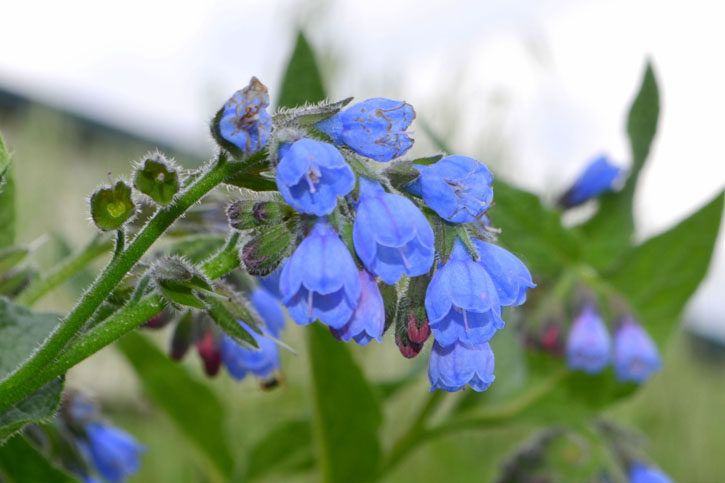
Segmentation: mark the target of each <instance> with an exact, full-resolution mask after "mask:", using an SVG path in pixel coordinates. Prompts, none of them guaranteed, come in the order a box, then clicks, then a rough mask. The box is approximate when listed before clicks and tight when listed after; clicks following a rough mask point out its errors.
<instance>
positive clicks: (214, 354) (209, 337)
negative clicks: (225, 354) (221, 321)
mask: <svg viewBox="0 0 725 483" xmlns="http://www.w3.org/2000/svg"><path fill="white" fill-rule="evenodd" d="M196 350H197V352H198V353H199V357H201V360H202V361H203V362H204V371H205V372H206V374H207V375H208V376H210V377H214V376H216V375H217V373H218V372H219V367H220V366H221V362H222V355H221V348H220V341H219V338H218V337H217V336H216V334H215V333H214V330H213V329H212V328H211V326H207V327H205V328H203V329H202V331H201V334H199V335H198V337H197V340H196Z"/></svg>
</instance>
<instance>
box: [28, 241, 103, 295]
mask: <svg viewBox="0 0 725 483" xmlns="http://www.w3.org/2000/svg"><path fill="white" fill-rule="evenodd" d="M110 249H111V240H109V239H108V237H106V236H103V235H96V236H95V237H93V239H92V240H91V241H90V243H88V245H86V246H85V247H83V249H82V250H81V251H79V252H77V253H75V254H73V255H71V256H69V257H67V258H65V259H64V260H63V261H61V262H60V264H58V265H57V266H56V267H55V268H53V269H52V270H51V271H50V272H49V273H48V274H47V275H46V276H44V277H42V278H40V279H38V280H37V281H35V282H33V283H31V284H30V285H28V286H27V287H26V288H25V290H23V291H22V292H21V293H20V295H18V297H17V298H16V299H15V301H16V302H18V303H21V304H23V305H27V306H28V307H30V306H32V305H33V304H34V303H35V302H37V301H38V300H40V299H41V298H43V296H45V294H47V293H48V292H50V291H51V290H53V289H54V288H56V287H57V286H58V285H60V284H62V283H63V282H65V281H66V280H68V279H69V278H71V277H72V276H73V275H75V274H76V273H78V272H79V271H81V270H82V269H83V268H84V267H85V266H86V265H88V264H89V263H91V262H92V261H93V260H95V259H96V258H98V257H100V256H101V255H104V254H105V253H107V252H108V250H110Z"/></svg>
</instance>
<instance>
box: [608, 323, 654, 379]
mask: <svg viewBox="0 0 725 483" xmlns="http://www.w3.org/2000/svg"><path fill="white" fill-rule="evenodd" d="M661 366H662V361H661V360H660V354H659V351H658V350H657V346H656V345H655V343H654V341H653V340H652V338H651V337H650V336H649V334H648V333H647V331H646V330H644V328H642V326H641V325H639V324H638V323H637V322H635V321H634V320H632V319H631V318H627V319H626V320H625V321H624V322H623V323H622V324H621V325H620V326H619V328H618V329H617V332H616V333H615V334H614V369H615V371H616V374H617V379H619V380H620V381H629V382H636V383H638V384H641V383H643V382H645V381H646V380H647V379H649V377H650V376H651V375H652V374H653V373H655V372H657V371H658V370H659V369H660V367H661Z"/></svg>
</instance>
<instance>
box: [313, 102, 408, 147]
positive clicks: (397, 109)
mask: <svg viewBox="0 0 725 483" xmlns="http://www.w3.org/2000/svg"><path fill="white" fill-rule="evenodd" d="M413 119H415V111H414V110H413V106H411V105H410V104H407V103H405V102H403V101H393V100H391V99H384V98H381V97H378V98H374V99H368V100H366V101H363V102H359V103H357V104H355V105H354V106H352V107H349V108H348V109H346V110H344V111H342V112H339V113H337V114H335V115H334V116H333V117H331V118H330V119H326V120H324V121H322V122H320V123H318V124H317V128H318V129H319V130H320V131H322V132H324V133H326V134H328V135H329V136H330V137H331V138H332V139H333V141H334V142H335V144H339V145H347V146H348V147H349V148H350V149H352V150H353V151H355V152H356V153H358V154H361V155H363V156H365V157H368V158H372V159H374V160H376V161H390V160H391V159H393V158H397V157H399V156H402V155H404V154H405V153H406V152H407V151H408V150H409V149H410V148H411V146H413V140H412V139H411V137H410V135H409V134H408V133H407V132H406V131H405V130H406V129H408V126H410V123H411V122H413Z"/></svg>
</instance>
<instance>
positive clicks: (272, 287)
mask: <svg viewBox="0 0 725 483" xmlns="http://www.w3.org/2000/svg"><path fill="white" fill-rule="evenodd" d="M283 268H284V261H283V262H282V263H281V264H280V265H279V267H277V268H276V269H275V270H274V271H273V272H272V273H270V274H269V275H266V276H264V277H258V278H257V280H258V281H259V284H260V285H261V286H262V287H263V288H264V289H265V290H266V291H268V292H269V293H271V294H272V295H274V296H275V297H277V298H278V299H281V298H282V293H281V292H280V291H279V278H280V276H282V269H283Z"/></svg>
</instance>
